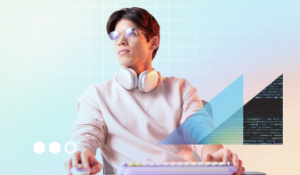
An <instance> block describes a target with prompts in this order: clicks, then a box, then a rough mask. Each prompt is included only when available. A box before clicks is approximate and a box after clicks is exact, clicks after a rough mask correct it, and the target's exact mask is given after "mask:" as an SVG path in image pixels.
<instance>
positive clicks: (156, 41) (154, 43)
mask: <svg viewBox="0 0 300 175" xmlns="http://www.w3.org/2000/svg"><path fill="white" fill-rule="evenodd" d="M150 42H151V46H150V50H155V49H157V48H158V46H159V39H158V37H157V36H154V37H152V38H151V41H150Z"/></svg>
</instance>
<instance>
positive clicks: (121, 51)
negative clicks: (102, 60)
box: [119, 50, 130, 55]
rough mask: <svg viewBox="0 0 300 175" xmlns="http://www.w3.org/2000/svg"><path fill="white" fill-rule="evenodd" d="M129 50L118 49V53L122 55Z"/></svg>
mask: <svg viewBox="0 0 300 175" xmlns="http://www.w3.org/2000/svg"><path fill="white" fill-rule="evenodd" d="M129 52H130V51H129V50H120V51H119V55H124V54H126V53H129Z"/></svg>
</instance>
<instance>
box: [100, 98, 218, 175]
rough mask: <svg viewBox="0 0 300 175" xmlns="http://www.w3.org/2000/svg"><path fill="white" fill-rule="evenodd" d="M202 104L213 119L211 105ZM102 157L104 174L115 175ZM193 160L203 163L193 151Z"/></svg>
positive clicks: (203, 102)
mask: <svg viewBox="0 0 300 175" xmlns="http://www.w3.org/2000/svg"><path fill="white" fill-rule="evenodd" d="M202 104H203V106H205V105H206V106H205V109H206V111H207V112H208V113H209V114H210V116H211V117H213V113H212V107H211V105H210V104H209V103H207V101H205V100H202ZM101 156H102V161H103V166H104V167H103V174H105V175H107V174H115V172H114V169H113V167H112V166H111V165H110V164H109V163H108V161H107V160H106V159H105V157H104V156H103V154H101ZM193 158H194V160H195V161H196V162H201V158H200V156H199V155H198V154H197V152H196V151H194V150H193Z"/></svg>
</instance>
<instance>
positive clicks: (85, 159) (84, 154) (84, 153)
mask: <svg viewBox="0 0 300 175" xmlns="http://www.w3.org/2000/svg"><path fill="white" fill-rule="evenodd" d="M89 156H90V155H89V152H88V150H87V149H84V150H83V151H82V152H81V162H82V164H83V166H84V168H89V160H88V158H89Z"/></svg>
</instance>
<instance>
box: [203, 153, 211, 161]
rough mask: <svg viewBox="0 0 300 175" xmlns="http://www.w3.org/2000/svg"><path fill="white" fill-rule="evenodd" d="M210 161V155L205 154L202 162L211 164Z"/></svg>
mask: <svg viewBox="0 0 300 175" xmlns="http://www.w3.org/2000/svg"><path fill="white" fill-rule="evenodd" d="M211 161H212V157H211V154H209V153H208V154H206V156H205V157H204V162H211Z"/></svg>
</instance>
